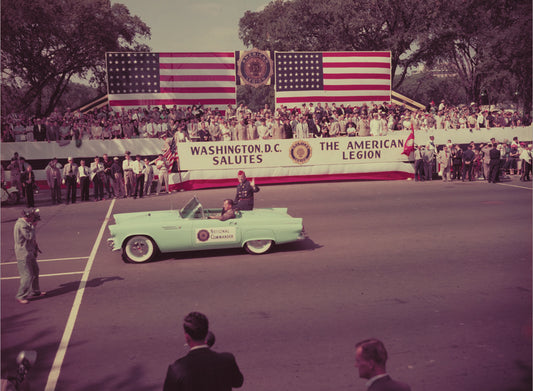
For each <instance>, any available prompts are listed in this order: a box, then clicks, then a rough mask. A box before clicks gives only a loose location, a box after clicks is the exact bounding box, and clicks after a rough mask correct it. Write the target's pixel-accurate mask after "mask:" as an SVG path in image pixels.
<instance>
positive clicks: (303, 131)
mask: <svg viewBox="0 0 533 391" xmlns="http://www.w3.org/2000/svg"><path fill="white" fill-rule="evenodd" d="M305 119H306V117H305V116H301V117H300V120H299V122H298V124H297V125H296V129H295V135H294V138H308V137H309V126H308V125H307V122H306V120H305Z"/></svg>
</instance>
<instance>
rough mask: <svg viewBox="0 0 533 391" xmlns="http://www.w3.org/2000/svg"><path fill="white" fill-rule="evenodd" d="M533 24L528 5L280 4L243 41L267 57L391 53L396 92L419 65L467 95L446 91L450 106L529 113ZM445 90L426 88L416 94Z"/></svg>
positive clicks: (520, 0)
mask: <svg viewBox="0 0 533 391" xmlns="http://www.w3.org/2000/svg"><path fill="white" fill-rule="evenodd" d="M531 18H532V10H531V1H530V0H292V1H288V0H285V1H284V0H274V1H272V2H271V3H270V4H268V5H267V6H266V7H265V8H264V10H263V11H260V12H250V11H248V12H246V13H245V14H244V16H243V17H242V18H241V20H240V23H239V29H240V30H239V36H240V38H241V39H242V40H243V42H244V44H245V45H247V46H249V47H250V46H252V47H256V48H259V49H263V50H276V51H290V50H295V51H311V50H314V51H340V50H348V51H349V50H359V51H377V50H387V51H390V52H391V76H392V88H393V89H394V90H399V89H400V87H401V86H402V83H403V82H404V80H405V78H406V76H407V75H408V71H409V70H411V69H414V68H416V67H418V66H419V65H422V64H425V65H426V66H427V67H432V66H438V67H439V68H443V67H447V68H449V69H450V71H452V73H455V74H457V75H458V77H457V79H456V80H454V81H453V82H457V83H458V86H460V87H461V88H462V89H463V92H462V93H460V92H458V91H456V88H452V89H450V90H448V93H450V95H453V96H450V97H449V98H450V101H452V100H455V99H459V98H460V97H463V98H464V101H463V103H466V102H471V101H474V102H478V101H479V99H480V96H481V91H482V90H483V91H486V92H487V93H488V94H489V99H490V100H491V101H492V102H502V101H505V100H507V101H508V100H510V99H512V100H516V99H519V100H520V101H521V102H522V105H523V107H524V111H526V112H529V111H531V100H532V99H531V84H532V80H531V75H532V63H531V59H532V57H533V56H532V51H531V48H532V39H531V31H532V26H531ZM442 85H443V81H442V80H437V81H434V82H427V81H426V82H424V83H422V84H421V85H419V86H418V92H420V91H421V88H428V89H429V90H428V91H426V92H427V93H429V91H430V90H433V91H434V92H438V91H440V89H441V87H438V86H442ZM452 91H454V92H453V93H451V92H452ZM418 92H417V93H418ZM442 92H446V91H445V90H443V91H442ZM517 92H518V94H516V93H517ZM427 93H425V94H426V95H427Z"/></svg>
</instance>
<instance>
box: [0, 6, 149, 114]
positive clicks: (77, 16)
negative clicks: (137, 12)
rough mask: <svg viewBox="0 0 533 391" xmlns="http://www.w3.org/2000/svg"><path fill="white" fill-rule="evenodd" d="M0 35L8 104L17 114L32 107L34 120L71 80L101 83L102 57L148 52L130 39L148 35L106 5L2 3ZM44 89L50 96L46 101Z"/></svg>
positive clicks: (122, 12)
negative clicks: (80, 79) (0, 34)
mask: <svg viewBox="0 0 533 391" xmlns="http://www.w3.org/2000/svg"><path fill="white" fill-rule="evenodd" d="M1 29H2V30H1V32H2V79H3V83H2V84H3V85H4V84H6V85H7V86H9V88H10V91H11V94H10V95H9V99H10V100H11V102H10V103H9V104H11V105H13V106H14V107H16V110H15V111H19V112H23V111H27V110H28V109H29V108H30V107H32V105H34V107H35V113H36V114H38V115H40V114H48V113H50V112H51V111H52V110H53V109H54V107H55V106H56V105H57V103H58V102H59V100H60V98H61V96H62V94H63V93H64V92H65V89H66V88H67V86H68V84H69V82H70V80H71V78H72V77H74V76H78V77H80V78H90V80H91V81H92V82H93V83H95V84H98V83H102V81H103V75H104V71H105V64H104V60H105V52H106V51H123V50H148V48H147V47H145V46H141V45H139V44H138V42H137V41H136V39H137V37H147V36H149V35H150V28H149V27H148V26H146V25H145V24H144V23H143V22H142V21H141V20H140V19H139V18H138V17H137V16H131V15H130V14H129V11H128V9H127V8H126V7H125V6H124V5H122V4H114V5H112V6H111V4H110V2H109V1H108V0H53V1H49V0H3V1H2V26H1ZM45 89H51V91H52V92H51V95H50V97H49V98H48V97H47V98H46V99H44V96H43V92H44V91H45ZM2 98H3V100H4V99H5V96H4V95H3V96H2ZM2 105H4V102H2ZM3 110H4V109H3Z"/></svg>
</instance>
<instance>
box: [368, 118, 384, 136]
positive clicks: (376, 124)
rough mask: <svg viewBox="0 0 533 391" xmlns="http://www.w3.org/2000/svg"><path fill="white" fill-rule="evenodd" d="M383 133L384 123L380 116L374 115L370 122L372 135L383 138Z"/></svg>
mask: <svg viewBox="0 0 533 391" xmlns="http://www.w3.org/2000/svg"><path fill="white" fill-rule="evenodd" d="M382 132H383V123H382V122H381V120H380V119H379V114H378V113H374V114H373V115H372V119H371V120H370V134H371V135H372V136H374V137H375V136H381V133H382Z"/></svg>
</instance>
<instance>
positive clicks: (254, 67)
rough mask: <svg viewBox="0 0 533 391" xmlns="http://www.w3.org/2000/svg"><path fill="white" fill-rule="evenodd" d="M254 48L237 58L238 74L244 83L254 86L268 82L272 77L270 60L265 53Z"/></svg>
mask: <svg viewBox="0 0 533 391" xmlns="http://www.w3.org/2000/svg"><path fill="white" fill-rule="evenodd" d="M266 53H268V52H262V51H260V50H257V49H254V50H252V51H249V52H245V53H244V55H243V56H242V57H241V58H240V60H239V76H240V77H241V79H242V80H243V81H244V84H251V85H253V86H254V87H257V86H260V85H262V84H268V81H269V79H270V78H271V77H272V71H273V66H272V60H271V59H270V57H269V56H268V55H267V54H266Z"/></svg>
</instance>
